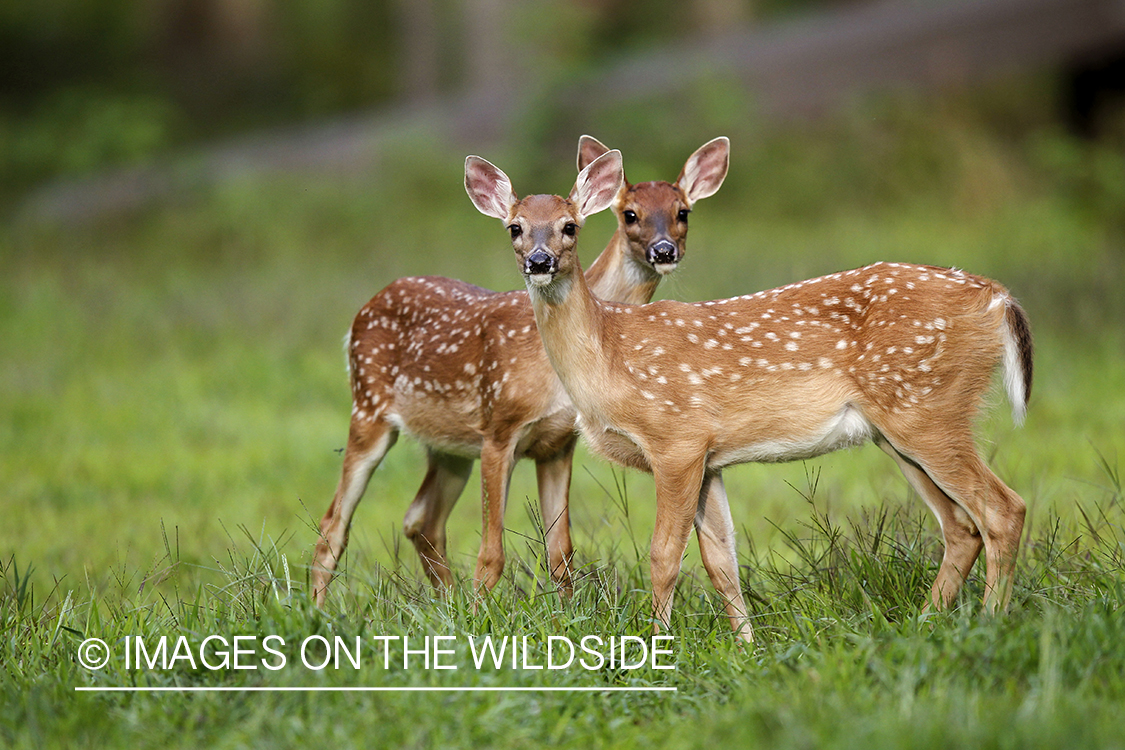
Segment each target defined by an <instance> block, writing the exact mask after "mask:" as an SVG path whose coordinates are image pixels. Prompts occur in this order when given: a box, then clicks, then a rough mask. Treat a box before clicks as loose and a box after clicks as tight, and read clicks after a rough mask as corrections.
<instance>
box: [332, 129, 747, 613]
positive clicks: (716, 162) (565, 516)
mask: <svg viewBox="0 0 1125 750" xmlns="http://www.w3.org/2000/svg"><path fill="white" fill-rule="evenodd" d="M729 151H730V141H729V140H728V139H727V138H725V137H719V138H715V139H713V140H711V141H709V142H707V143H705V144H704V145H703V146H701V147H699V148H698V149H697V150H696V151H695V152H694V153H693V154H692V155H691V156H690V157H688V159H687V162H686V163H685V164H684V167H683V169H682V170H681V172H680V175H679V177H678V178H677V179H676V181H675V182H673V183H668V182H664V181H654V182H640V183H637V184H635V185H633V184H629V183H628V182H624V181H622V183H621V184H620V185H619V190H618V191H617V192H616V194H615V201H614V208H615V212H616V215H617V228H616V230H615V232H614V234H613V236H612V237H611V238H610V241H609V244H608V245H607V246H606V248H605V250H604V251H603V252H602V254H601V255H600V256H598V258H597V259H596V260H595V261H594V262H593V264H592V265H591V267H590V271H589V274H588V278H589V285H590V288H591V289H592V290H593V291H594V293H596V294H599V295H602V296H604V297H607V298H609V299H615V300H618V301H621V302H627V303H630V304H641V303H644V302H647V301H649V300H650V299H652V296H653V294H654V293H655V292H656V288H657V285H658V284H659V283H660V280H661V279H662V278H663V277H664V276H666V275H668V274H670V273H672V272H673V271H675V270H676V268H677V266H678V265H679V263H680V261H681V260H682V259H683V257H684V253H685V249H686V240H687V228H688V223H687V220H688V214H689V212H690V211H691V209H692V206H693V204H694V203H695V202H697V201H699V200H702V199H703V198H707V197H709V196H711V195H713V194H714V193H715V191H717V190H718V189H719V187H720V186H721V185H722V183H723V180H724V178H725V177H726V172H727V166H728V163H729ZM607 152H609V148H607V147H606V146H605V145H604V144H602V143H601V142H600V141H598V140H597V139H596V138H593V137H591V136H582V138H581V139H580V140H579V147H578V168H579V170H584V169H587V168H588V166H589V164H590V163H592V162H594V161H595V160H596V159H597V158H598V157H600V156H602V155H603V154H605V153H607ZM345 353H346V356H347V360H348V370H349V373H350V379H351V391H352V413H351V421H350V426H349V431H348V441H347V445H346V448H345V450H344V459H343V467H342V471H341V476H340V480H339V484H338V486H337V489H336V493H335V495H334V497H333V499H332V502H331V504H330V505H329V507H328V510H327V512H326V513H325V514H324V517H323V519H322V520H321V522H320V529H319V532H320V533H319V537H318V541H317V545H316V549H315V552H314V557H313V561H312V566H311V568H312V573H311V584H312V591H313V597H314V599H315V601H316V602H317V604H318V606H323V605H324V603H325V601H326V596H327V592H328V586H329V583H330V582H331V581H332V579H333V575H334V572H335V570H336V566H337V563H338V562H339V560H340V558H341V556H342V555H343V553H344V550H345V548H346V546H347V543H348V534H349V530H350V528H351V523H352V517H353V515H354V513H355V510H356V506H357V505H358V503H359V501H360V500H361V498H362V497H363V494H364V492H365V490H366V487H367V484H368V482H369V480H370V478H371V475H372V472H373V471H374V470H375V468H376V467H377V466H378V465H379V464H380V463H381V462H382V460H383V458H384V456H385V455H386V454H387V452H388V451H389V450H390V448H391V447H392V446H393V445H394V443H395V442H396V440H397V437H398V435H399V434H400V433H402V432H405V433H407V434H408V435H412V436H413V437H415V438H416V439H417V440H418V441H419V442H421V443H422V444H423V445H424V446H425V449H426V461H427V468H426V474H425V477H424V479H423V480H422V484H421V487H420V488H419V489H418V492H417V494H416V496H415V498H414V500H413V502H412V503H411V504H410V507H409V509H408V510H407V513H406V517H405V519H404V522H403V531H404V533H405V535H406V536H407V537H408V538H409V539H410V540H411V541H412V542H413V545H414V548H415V550H416V552H417V554H418V556H419V558H420V560H421V563H422V567H423V570H424V572H425V574H426V576H427V577H428V578H429V580H430V582H431V584H432V585H433V586H434V587H435V588H437V589H439V590H448V589H449V588H450V587H451V586H452V585H453V575H452V571H451V569H450V564H449V561H448V559H447V553H446V528H445V527H446V520H447V518H448V517H449V513H450V511H451V510H452V508H453V506H454V504H455V503H456V502H457V499H458V498H459V496H460V495H461V492H462V491H463V490H464V488H465V485H466V484H467V482H468V479H469V474H470V472H471V471H472V467H473V462H474V460H475V459H477V458H479V459H480V462H481V504H482V533H481V545H480V552H479V554H478V557H477V562H476V567H475V570H474V574H473V583H474V587H475V589H476V590H477V591H487V590H490V589H491V588H492V587H493V586H494V585H495V584H496V583H497V581H499V580H500V577H501V575H502V573H503V569H504V563H505V554H504V548H503V531H504V526H503V517H504V508H505V505H506V503H507V496H508V485H509V480H510V477H511V474H512V470H513V468H514V466H515V464H516V462H517V461H518V460H519V459H521V458H529V459H532V460H533V461H535V469H536V479H537V483H538V491H539V502H540V513H541V519H542V523H543V524H544V537H545V541H546V546H547V558H548V566H549V569H550V574H551V578H552V581H553V583H554V585H555V586H556V587H557V589H558V590H559V592H560V593H561V594H562V595H564V596H566V595H568V594H569V593H570V592H571V591H572V582H571V574H570V573H571V571H570V566H571V560H572V558H573V546H572V543H571V540H570V520H569V489H570V473H571V465H572V461H573V456H574V448H575V444H576V441H577V434H576V431H575V426H574V419H575V410H574V407H573V406H572V405H571V403H570V400H569V398H568V397H567V395H566V391H565V390H564V389H563V387H562V384H561V383H560V382H559V380H558V378H557V376H556V375H555V373H554V370H553V369H552V368H551V364H550V362H549V361H548V360H547V355H546V353H545V352H544V351H543V345H542V343H541V342H540V338H539V334H538V332H537V331H536V329H535V318H534V315H533V313H532V310H531V305H530V300H529V297H528V294H527V292H526V291H513V292H493V291H489V290H486V289H482V288H480V287H476V286H473V285H471V284H467V283H464V282H461V281H457V280H454V279H447V278H440V277H411V278H402V279H398V280H397V281H394V282H392V283H391V284H390V285H389V286H387V287H386V288H385V289H383V290H382V291H381V292H379V293H378V294H376V295H375V296H374V297H373V298H372V299H371V301H370V302H368V303H367V304H366V305H364V306H363V308H362V309H361V310H360V311H359V313H358V314H357V315H356V317H355V319H354V321H353V323H352V326H351V329H350V331H349V333H348V335H347V337H346V338H345Z"/></svg>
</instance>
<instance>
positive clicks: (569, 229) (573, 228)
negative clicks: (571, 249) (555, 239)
mask: <svg viewBox="0 0 1125 750" xmlns="http://www.w3.org/2000/svg"><path fill="white" fill-rule="evenodd" d="M577 231H578V225H577V224H574V223H572V222H567V224H566V226H564V227H563V234H565V235H567V236H568V237H573V236H574V233H575V232H577Z"/></svg>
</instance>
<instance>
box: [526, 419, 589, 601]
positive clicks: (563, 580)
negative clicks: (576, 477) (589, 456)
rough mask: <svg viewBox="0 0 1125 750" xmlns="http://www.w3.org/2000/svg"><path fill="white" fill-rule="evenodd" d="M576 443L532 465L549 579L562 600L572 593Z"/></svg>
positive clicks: (570, 443) (575, 439)
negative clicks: (572, 477)
mask: <svg viewBox="0 0 1125 750" xmlns="http://www.w3.org/2000/svg"><path fill="white" fill-rule="evenodd" d="M577 442H578V439H577V437H575V438H573V439H571V440H570V441H569V442H568V443H567V445H566V447H564V448H563V449H562V450H561V451H559V452H558V453H557V454H555V455H554V456H552V457H551V458H549V459H546V460H543V461H538V462H536V464H535V474H536V478H537V479H538V481H539V510H540V513H541V514H542V517H543V526H544V535H545V537H546V543H547V560H548V564H549V565H550V567H551V580H552V581H554V582H555V586H556V588H557V589H558V592H559V595H560V596H562V597H564V598H569V597H570V596H571V595H572V594H573V593H574V584H573V582H572V581H571V578H570V563H571V559H572V558H573V557H574V547H573V545H572V544H571V541H570V472H571V466H572V465H573V463H574V446H575V445H576V444H577Z"/></svg>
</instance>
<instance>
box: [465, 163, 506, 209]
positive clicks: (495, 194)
mask: <svg viewBox="0 0 1125 750" xmlns="http://www.w3.org/2000/svg"><path fill="white" fill-rule="evenodd" d="M465 192H467V193H468V194H469V198H470V199H471V200H472V201H473V205H474V206H476V207H477V209H478V210H479V211H480V212H481V213H482V214H484V215H485V216H492V217H494V218H497V219H499V220H500V221H507V220H508V214H509V212H510V211H511V210H512V206H513V205H515V203H516V200H517V198H516V194H515V193H514V192H512V181H511V180H509V179H508V175H506V174H504V173H503V172H501V171H500V170H499V169H498V168H497V167H495V166H493V165H492V164H490V163H489V162H487V161H485V160H484V159H482V158H480V157H479V156H470V157H468V158H466V159H465Z"/></svg>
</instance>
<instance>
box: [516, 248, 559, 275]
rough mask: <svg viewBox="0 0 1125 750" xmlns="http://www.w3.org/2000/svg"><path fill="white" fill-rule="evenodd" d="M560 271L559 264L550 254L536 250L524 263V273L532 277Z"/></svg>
mask: <svg viewBox="0 0 1125 750" xmlns="http://www.w3.org/2000/svg"><path fill="white" fill-rule="evenodd" d="M558 270H559V262H558V260H556V259H555V257H554V256H553V255H551V254H550V253H545V252H543V251H542V250H536V251H535V252H533V253H532V254H531V255H529V256H527V259H526V260H524V262H523V272H524V273H526V274H529V275H532V276H538V275H540V274H545V273H555V272H556V271H558Z"/></svg>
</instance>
